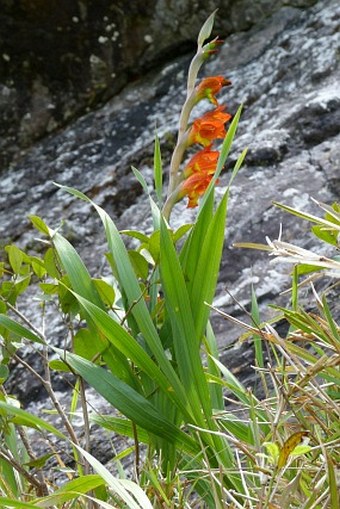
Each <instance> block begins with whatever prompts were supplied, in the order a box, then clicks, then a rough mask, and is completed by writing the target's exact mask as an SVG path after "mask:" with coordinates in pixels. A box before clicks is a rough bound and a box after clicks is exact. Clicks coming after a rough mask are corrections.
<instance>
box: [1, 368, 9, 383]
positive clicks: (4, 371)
mask: <svg viewBox="0 0 340 509" xmlns="http://www.w3.org/2000/svg"><path fill="white" fill-rule="evenodd" d="M8 376H9V369H8V367H7V366H5V365H4V364H0V385H2V384H3V383H4V382H5V380H7V378H8Z"/></svg>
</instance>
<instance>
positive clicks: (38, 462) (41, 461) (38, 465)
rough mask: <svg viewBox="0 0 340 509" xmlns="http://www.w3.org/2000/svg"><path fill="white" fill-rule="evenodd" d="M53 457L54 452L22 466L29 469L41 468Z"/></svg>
mask: <svg viewBox="0 0 340 509" xmlns="http://www.w3.org/2000/svg"><path fill="white" fill-rule="evenodd" d="M54 455H55V453H54V452H49V453H48V454H44V455H43V456H40V457H39V458H36V459H35V460H31V461H27V462H26V463H24V465H25V466H26V467H30V468H43V467H44V466H45V464H46V463H47V461H48V460H49V459H50V458H52V456H54Z"/></svg>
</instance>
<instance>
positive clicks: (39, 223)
mask: <svg viewBox="0 0 340 509" xmlns="http://www.w3.org/2000/svg"><path fill="white" fill-rule="evenodd" d="M28 218H29V219H30V221H31V222H32V224H33V226H34V227H35V228H36V229H37V230H38V231H40V232H41V233H44V234H45V235H49V234H50V230H49V227H48V226H47V224H46V223H45V222H44V221H43V220H42V219H41V217H39V216H34V215H29V216H28Z"/></svg>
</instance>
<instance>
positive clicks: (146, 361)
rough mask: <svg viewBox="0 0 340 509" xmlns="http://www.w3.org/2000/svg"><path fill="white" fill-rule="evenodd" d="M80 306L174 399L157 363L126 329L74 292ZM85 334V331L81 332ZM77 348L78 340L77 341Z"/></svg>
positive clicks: (167, 381)
mask: <svg viewBox="0 0 340 509" xmlns="http://www.w3.org/2000/svg"><path fill="white" fill-rule="evenodd" d="M75 296H76V298H77V299H78V301H79V303H80V304H81V306H82V307H83V308H84V309H85V311H86V312H87V313H88V314H89V315H90V316H91V318H92V320H93V321H94V323H95V324H96V326H97V327H98V330H99V331H100V333H101V334H103V336H104V337H105V338H107V339H108V340H109V341H110V343H112V344H113V345H114V346H115V348H117V350H119V351H120V352H121V353H122V354H123V355H124V357H125V358H127V359H130V360H131V361H132V362H133V363H134V364H135V365H136V366H137V367H138V368H140V369H141V370H142V371H144V372H145V373H146V374H147V375H148V376H149V377H150V378H151V379H152V380H154V381H155V382H156V383H157V384H158V385H159V387H160V388H162V390H163V391H164V393H165V394H167V395H168V397H169V398H171V399H174V400H175V401H176V394H175V392H174V391H173V389H172V387H171V385H170V382H169V380H168V379H167V378H166V377H165V376H164V374H163V373H162V372H161V370H160V369H159V367H158V366H157V364H156V363H155V362H154V361H153V360H152V359H151V358H150V357H149V355H148V354H147V353H146V351H145V350H144V349H143V348H142V346H141V345H140V344H139V343H138V342H137V341H136V340H135V338H133V337H132V336H131V335H130V334H129V333H128V332H127V330H126V329H125V328H124V327H122V326H121V325H120V324H119V323H117V322H116V321H115V320H114V319H113V318H112V317H111V316H110V315H109V314H107V313H106V312H104V311H103V310H102V309H100V308H98V307H96V306H95V305H94V304H92V303H91V302H89V301H86V300H85V299H83V298H82V297H80V295H77V294H75ZM83 334H85V333H83ZM76 344H77V348H79V342H78V341H77V343H76Z"/></svg>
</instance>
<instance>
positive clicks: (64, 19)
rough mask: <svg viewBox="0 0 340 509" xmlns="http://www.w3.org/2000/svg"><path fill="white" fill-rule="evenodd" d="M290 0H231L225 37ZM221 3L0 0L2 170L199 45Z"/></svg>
mask: <svg viewBox="0 0 340 509" xmlns="http://www.w3.org/2000/svg"><path fill="white" fill-rule="evenodd" d="M285 3H286V2H285V1H284V0H280V1H277V2H270V1H268V0H261V1H259V2H256V3H254V2H251V1H249V0H233V1H232V0H224V1H223V2H219V4H220V6H219V16H218V19H217V22H216V28H215V31H216V33H218V34H219V35H220V36H223V37H226V36H227V35H229V34H231V33H234V32H238V31H241V30H247V29H249V28H250V27H251V26H253V25H254V24H255V23H257V22H258V21H259V20H260V19H264V18H265V17H266V16H268V15H270V14H271V13H272V12H274V11H276V10H277V9H279V8H280V7H281V6H282V5H283V4H285ZM313 3H315V0H291V1H290V5H295V6H299V7H303V6H309V5H312V4H313ZM215 8H216V2H215V1H214V0H209V1H207V0H205V1H204V2H203V1H202V0H197V1H195V2H192V1H189V0H182V1H181V2H177V1H164V0H157V1H156V2H154V1H152V0H145V1H143V2H126V1H124V0H115V1H110V0H59V1H56V0H51V1H49V2H44V1H42V0H4V1H3V2H1V11H0V26H1V32H0V114H1V119H2V122H1V127H0V153H1V156H0V171H1V169H2V168H4V167H5V168H6V166H7V165H8V164H9V162H10V161H12V160H13V158H14V159H16V158H17V157H18V153H20V150H21V149H25V148H27V147H28V146H30V145H31V143H32V142H34V141H36V140H38V139H39V138H41V137H43V136H45V135H46V134H48V133H51V132H53V131H56V130H58V129H60V128H61V127H63V126H65V125H66V124H70V123H71V122H72V121H73V120H74V119H75V118H76V117H77V116H79V115H80V114H84V113H85V112H86V111H90V110H92V109H93V108H94V107H95V106H98V105H100V104H103V103H105V102H106V101H107V100H108V98H110V97H112V96H113V95H115V94H116V93H117V92H119V91H120V90H121V89H122V88H123V87H124V86H125V85H126V84H127V83H128V82H131V81H133V80H135V79H137V78H138V77H140V76H142V75H143V74H144V73H145V72H146V71H147V70H149V69H150V68H151V67H155V66H156V65H159V63H160V62H165V61H167V60H169V58H171V57H172V56H173V55H179V54H184V52H186V51H187V50H188V48H193V47H194V46H193V41H195V40H196V36H197V31H198V29H199V27H200V26H201V25H202V23H203V22H204V20H205V18H206V16H207V14H209V13H210V12H212V11H213V10H214V9H215Z"/></svg>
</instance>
